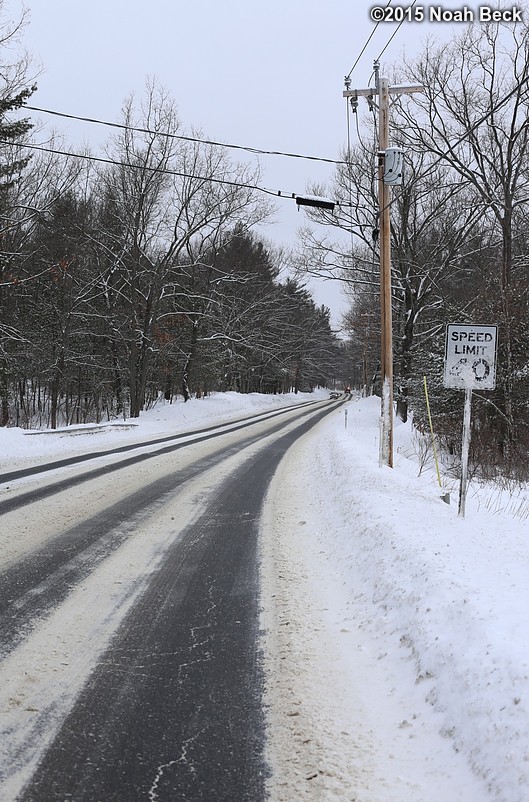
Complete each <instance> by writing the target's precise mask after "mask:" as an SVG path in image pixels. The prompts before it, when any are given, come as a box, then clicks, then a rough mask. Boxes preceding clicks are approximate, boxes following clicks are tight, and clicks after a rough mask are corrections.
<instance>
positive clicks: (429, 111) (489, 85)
mask: <svg viewBox="0 0 529 802" xmlns="http://www.w3.org/2000/svg"><path fill="white" fill-rule="evenodd" d="M404 75H405V77H406V80H413V81H414V82H420V83H422V84H423V85H424V87H425V93H424V95H422V96H421V95H419V94H417V95H414V96H413V98H412V97H405V98H403V99H402V100H401V105H400V108H399V119H400V129H401V132H402V137H403V140H404V141H405V142H406V144H407V146H408V147H409V148H410V149H412V150H415V151H419V150H420V151H421V152H423V151H425V150H426V151H427V152H428V153H430V154H431V156H432V157H434V158H435V160H436V161H437V162H438V163H442V164H446V165H449V166H450V167H451V168H452V169H453V170H454V171H455V172H456V173H457V174H458V175H459V177H460V180H461V181H462V182H464V183H466V184H467V185H468V186H469V187H471V188H472V189H473V191H474V192H475V194H476V196H477V199H478V202H479V203H480V205H481V207H482V210H483V214H486V213H487V212H490V216H489V225H490V226H491V227H495V228H496V230H497V231H498V232H499V235H500V238H501V257H500V259H501V266H500V270H499V273H498V282H497V292H498V295H499V297H500V298H501V310H500V311H501V317H502V319H501V321H500V322H501V337H500V348H501V355H502V359H501V360H500V363H501V365H502V370H501V372H500V377H501V382H502V392H503V420H504V421H506V423H507V431H506V441H507V442H510V441H512V439H513V425H514V406H513V404H514V396H513V394H514V382H515V376H516V372H517V370H518V368H519V366H518V368H517V367H516V365H515V364H514V362H513V342H512V331H513V325H512V324H513V322H514V319H515V318H516V317H517V314H518V312H517V309H516V306H517V290H516V288H515V287H514V285H513V259H514V256H515V247H514V243H515V228H514V226H515V221H516V215H517V212H518V211H519V210H520V209H521V208H522V207H525V206H526V205H527V203H528V202H529V174H528V172H527V168H526V164H527V156H528V149H529V118H528V116H527V101H528V99H529V85H528V83H529V31H528V28H527V25H526V24H520V25H518V24H516V25H509V26H506V25H502V24H488V25H483V26H477V25H471V26H468V27H467V28H465V30H464V32H463V33H462V34H461V35H460V36H459V37H457V38H456V39H455V40H454V41H453V42H452V44H451V45H449V46H446V44H444V45H443V46H438V47H435V46H433V45H432V44H429V45H428V46H427V48H426V50H425V52H424V53H423V55H422V56H421V57H420V58H419V59H418V60H416V61H415V62H414V63H411V64H407V65H406V69H405V70H404Z"/></svg>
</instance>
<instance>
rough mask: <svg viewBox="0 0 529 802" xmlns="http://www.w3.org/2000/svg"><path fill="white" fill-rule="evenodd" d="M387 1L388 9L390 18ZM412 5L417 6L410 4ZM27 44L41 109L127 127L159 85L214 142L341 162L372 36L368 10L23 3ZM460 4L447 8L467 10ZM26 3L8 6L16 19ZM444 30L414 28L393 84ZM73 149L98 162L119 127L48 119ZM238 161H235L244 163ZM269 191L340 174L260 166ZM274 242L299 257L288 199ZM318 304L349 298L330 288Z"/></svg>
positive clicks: (406, 32)
mask: <svg viewBox="0 0 529 802" xmlns="http://www.w3.org/2000/svg"><path fill="white" fill-rule="evenodd" d="M386 3H387V0H383V2H381V3H380V5H381V6H385V5H386ZM410 4H411V2H410ZM24 5H25V6H26V7H27V8H28V9H29V12H30V15H29V25H28V27H27V28H26V30H25V31H24V34H23V43H24V44H25V46H26V48H27V50H28V51H29V53H30V54H31V55H32V56H33V58H34V59H35V61H36V62H37V63H40V64H41V65H42V72H41V74H40V75H39V77H38V79H37V83H38V92H37V93H36V94H35V95H34V96H33V97H32V99H31V101H30V103H31V105H34V106H39V107H42V108H47V109H52V110H56V111H61V112H66V113H68V114H77V115H80V116H86V117H94V118H98V119H102V120H109V121H118V120H119V118H120V109H121V105H122V102H123V100H124V98H125V97H126V96H128V95H129V94H130V93H131V92H135V93H137V94H138V95H140V96H141V94H142V93H143V90H144V86H145V80H146V78H147V77H148V76H151V77H156V79H157V80H158V82H159V83H160V84H162V85H163V86H164V87H165V88H166V89H168V90H169V91H170V93H171V95H172V96H173V98H174V100H175V101H176V104H177V106H178V109H179V113H180V117H181V120H182V123H183V125H184V127H186V128H191V127H194V128H200V129H201V130H202V132H203V134H204V135H205V136H207V137H209V138H211V139H215V140H221V141H223V142H228V143H234V144H239V145H247V146H251V147H257V148H260V149H263V150H275V151H277V150H280V151H287V152H292V153H299V154H302V155H314V156H323V157H327V158H337V157H338V156H339V151H340V148H341V147H342V146H343V145H344V144H345V142H346V140H347V128H346V104H345V100H344V99H343V97H342V91H343V89H344V76H345V75H346V74H348V73H349V72H350V70H351V68H352V66H353V64H354V63H355V62H356V60H357V58H358V56H359V55H360V52H361V51H362V48H363V47H364V45H365V44H366V42H367V40H368V38H369V37H370V35H371V34H372V32H373V29H374V28H375V23H374V22H373V21H372V20H371V19H370V15H369V9H370V7H371V6H372V5H373V4H372V3H371V2H366V1H365V0H360V1H359V2H355V0H329V1H328V2H322V0H266V1H265V0H246V2H243V1H242V0H224V2H219V0H185V2H184V1H183V0H150V2H146V0H89V1H87V2H81V1H80V0H77V1H76V0H26V2H25V3H24ZM458 5H459V4H458V3H450V2H449V3H445V4H444V7H447V8H448V7H452V8H457V7H458ZM21 6H22V0H6V10H8V11H9V12H10V15H16V13H17V10H19V9H20V8H21ZM396 27H397V25H396V24H395V23H381V24H379V25H378V27H377V28H376V30H375V33H374V35H373V36H372V39H371V41H370V42H369V44H368V46H367V48H366V50H365V52H364V54H363V56H362V58H361V59H360V61H359V62H358V65H357V66H356V68H355V70H354V72H353V74H352V76H351V78H352V86H353V87H363V86H369V81H370V76H371V73H372V66H373V61H374V59H375V58H377V57H378V56H379V55H380V53H381V51H382V50H383V49H384V48H385V47H386V45H387V43H388V41H389V40H390V38H391V36H392V35H393V33H394V31H395V29H396ZM450 30H451V28H450V26H449V25H447V24H437V25H431V24H430V25H428V24H426V23H407V22H406V23H404V24H403V25H402V26H401V27H400V29H399V31H398V32H397V34H396V35H395V37H394V39H393V40H392V41H391V43H390V44H389V45H388V47H387V49H386V50H385V52H384V54H383V57H382V64H383V65H386V67H387V71H388V72H390V70H391V68H392V66H393V64H395V63H396V62H398V61H399V60H400V58H401V56H402V54H403V51H404V50H406V52H408V53H414V52H417V50H418V48H419V46H420V42H421V41H422V40H424V38H425V37H426V36H427V35H428V34H432V33H433V34H434V35H436V36H440V37H447V36H449V35H450ZM42 119H43V120H45V121H46V123H47V124H52V125H53V127H55V128H56V129H57V130H61V131H64V132H65V133H66V137H67V140H68V142H69V144H70V145H71V146H76V145H79V146H81V145H82V144H83V143H89V144H90V145H91V147H92V149H93V151H94V152H97V150H98V147H99V146H100V145H101V144H102V143H103V142H104V141H105V140H106V139H108V137H109V134H110V132H109V129H108V128H104V127H101V126H94V125H90V124H87V123H83V124H81V123H68V122H67V121H66V120H62V119H59V118H51V119H50V118H49V117H43V118H42ZM235 156H236V157H237V155H236V154H235ZM260 164H261V167H262V173H263V177H262V181H261V185H262V186H265V187H267V188H269V189H272V190H281V191H284V192H288V193H291V192H294V193H298V194H301V193H303V192H304V191H305V190H306V187H307V185H308V184H310V183H313V182H316V181H317V182H326V181H329V180H330V179H331V177H332V165H329V164H324V163H317V162H313V161H307V160H303V159H289V158H284V157H279V156H274V157H272V156H266V157H260ZM277 206H278V210H277V213H276V215H275V224H274V225H273V226H270V227H269V228H268V229H267V231H266V236H267V237H268V238H269V239H271V240H274V241H276V242H278V243H284V244H287V245H292V244H294V242H295V232H296V231H297V229H298V228H299V226H300V225H301V224H302V223H303V221H304V220H303V218H304V215H303V213H302V212H298V211H297V209H296V204H295V203H294V202H293V201H288V200H282V201H279V202H278V204H277ZM316 300H317V301H318V302H319V303H326V304H328V305H330V306H332V307H333V312H334V319H335V320H336V319H337V316H338V306H339V299H338V295H337V293H336V292H335V291H334V289H333V288H331V287H329V286H328V284H327V285H326V286H325V287H320V288H319V290H318V292H317V297H316Z"/></svg>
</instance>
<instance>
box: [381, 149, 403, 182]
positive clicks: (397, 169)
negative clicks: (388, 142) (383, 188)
mask: <svg viewBox="0 0 529 802" xmlns="http://www.w3.org/2000/svg"><path fill="white" fill-rule="evenodd" d="M403 175H404V149H403V148H386V152H385V153H384V184H388V185H389V186H393V187H394V186H398V185H400V184H402V180H403Z"/></svg>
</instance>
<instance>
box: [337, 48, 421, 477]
mask: <svg viewBox="0 0 529 802" xmlns="http://www.w3.org/2000/svg"><path fill="white" fill-rule="evenodd" d="M374 73H375V87H374V88H372V89H353V90H351V89H350V88H349V86H348V82H347V80H346V87H347V88H346V91H345V92H344V93H343V96H344V97H347V98H353V99H354V100H355V99H356V98H358V97H367V98H368V102H369V103H370V104H371V105H372V106H377V107H378V207H379V212H378V223H379V225H378V228H379V255H380V331H381V334H380V372H381V383H382V402H381V415H380V464H381V465H388V466H389V467H390V468H392V467H393V320H392V307H391V231H390V225H391V223H390V215H389V210H390V183H393V184H394V183H396V182H395V181H392V182H390V183H387V182H386V181H385V180H384V175H385V166H386V164H385V162H386V151H387V150H388V147H389V106H390V97H391V95H401V94H408V93H411V92H423V91H424V87H423V86H422V85H417V86H390V85H389V80H388V79H387V78H382V77H380V76H379V65H378V62H375V67H374ZM375 97H376V98H377V100H376V101H375ZM354 105H355V110H356V101H355V103H354Z"/></svg>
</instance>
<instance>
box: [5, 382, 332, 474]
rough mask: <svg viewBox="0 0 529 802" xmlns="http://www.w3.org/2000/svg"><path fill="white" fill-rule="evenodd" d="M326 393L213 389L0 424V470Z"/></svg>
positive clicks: (319, 397)
mask: <svg viewBox="0 0 529 802" xmlns="http://www.w3.org/2000/svg"><path fill="white" fill-rule="evenodd" d="M328 397H329V393H328V392H327V391H326V390H315V391H314V392H313V393H285V394H284V395H264V394H262V393H248V394H245V395H241V394H240V393H233V392H230V393H212V394H211V395H208V396H206V397H204V398H201V399H195V398H193V399H191V400H190V401H188V402H187V403H185V402H184V400H183V399H181V398H178V399H177V400H176V401H174V402H173V403H169V402H166V401H163V400H160V401H159V402H158V403H157V404H155V405H154V406H153V407H152V409H150V410H148V411H147V412H144V413H142V414H141V415H140V417H139V418H127V419H126V420H124V419H116V420H113V421H110V422H108V423H106V424H105V423H101V424H91V423H88V424H84V425H78V426H64V427H61V428H58V429H39V430H26V429H20V428H18V427H9V428H3V429H0V472H1V471H2V470H7V469H9V470H11V469H13V468H15V467H20V466H25V465H31V464H32V463H34V462H44V461H46V460H52V459H55V458H57V459H60V458H61V457H65V456H73V455H75V454H83V453H86V452H87V451H97V450H103V449H108V448H113V447H114V446H120V445H124V444H128V443H134V442H136V441H141V440H145V439H146V438H148V437H151V436H152V437H157V436H163V435H170V434H180V433H183V432H188V431H191V430H193V429H198V428H202V427H204V426H210V425H211V426H212V425H215V424H221V423H227V422H229V421H231V420H235V419H236V418H239V417H244V416H245V415H258V414H259V413H261V412H263V413H264V412H268V411H270V410H274V409H280V408H282V407H288V406H293V405H294V404H303V403H307V402H309V401H321V400H322V399H325V398H328Z"/></svg>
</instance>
